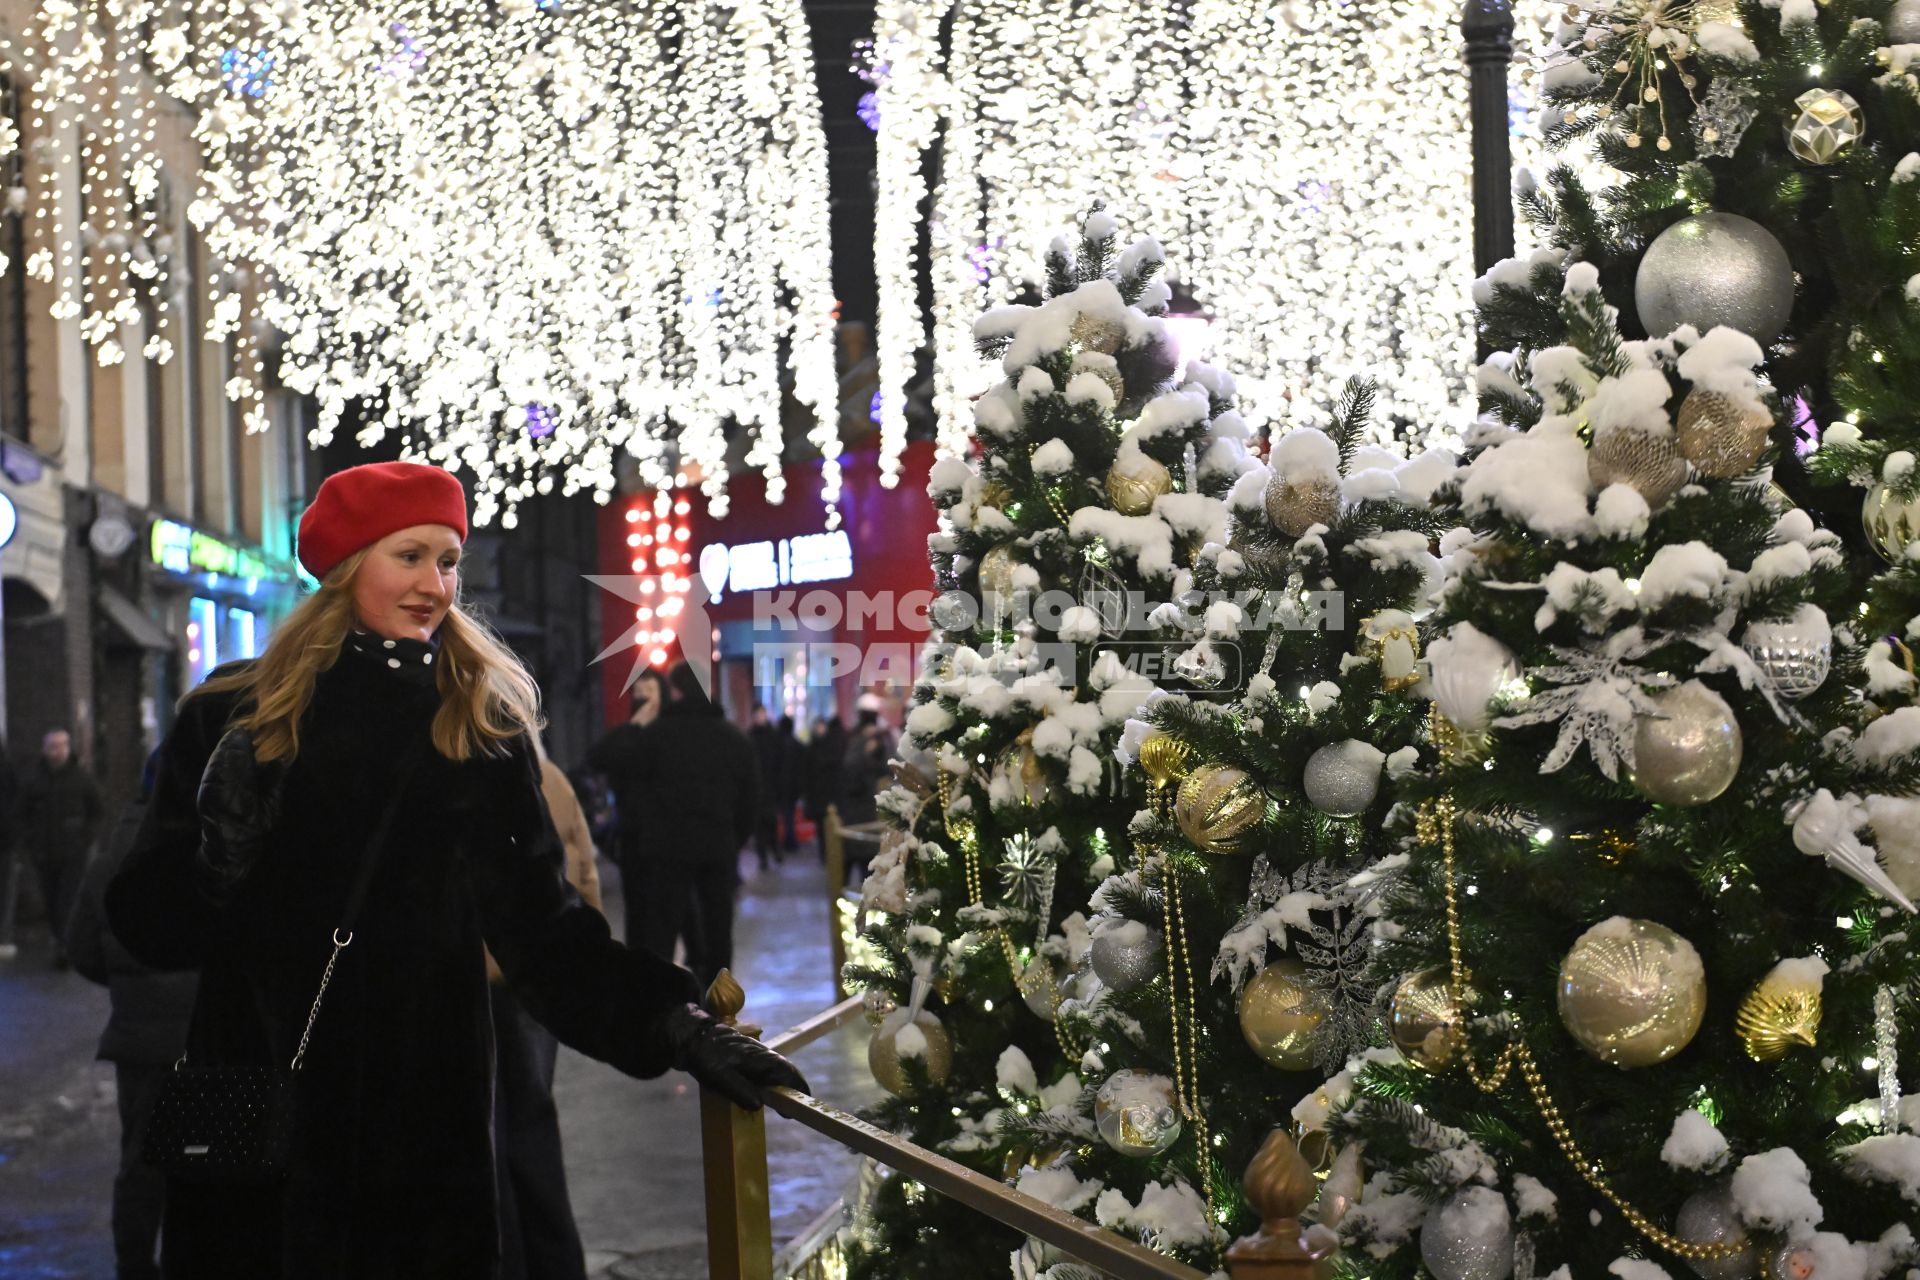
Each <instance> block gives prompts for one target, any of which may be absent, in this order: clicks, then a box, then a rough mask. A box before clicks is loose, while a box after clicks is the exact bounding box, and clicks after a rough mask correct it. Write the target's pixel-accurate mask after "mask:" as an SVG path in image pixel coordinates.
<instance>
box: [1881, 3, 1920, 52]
mask: <svg viewBox="0 0 1920 1280" xmlns="http://www.w3.org/2000/svg"><path fill="white" fill-rule="evenodd" d="M1886 32H1887V43H1888V44H1920V0H1896V3H1895V4H1894V6H1893V8H1891V9H1889V10H1887V20H1886Z"/></svg>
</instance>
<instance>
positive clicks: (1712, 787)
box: [1630, 680, 1741, 808]
mask: <svg viewBox="0 0 1920 1280" xmlns="http://www.w3.org/2000/svg"><path fill="white" fill-rule="evenodd" d="M1651 696H1652V699H1653V703H1654V706H1655V707H1656V708H1657V709H1658V714H1657V715H1642V716H1639V717H1638V718H1637V719H1636V720H1635V721H1634V726H1633V770H1632V773H1631V775H1630V781H1631V782H1632V783H1633V786H1634V788H1635V789H1636V790H1638V791H1639V792H1640V794H1641V795H1643V796H1645V797H1646V798H1647V799H1649V800H1651V801H1653V802H1654V803H1655V804H1671V805H1678V806H1680V807H1682V808H1691V807H1692V806H1694V805H1702V804H1706V803H1707V802H1708V801H1710V800H1714V799H1717V798H1718V797H1719V795H1720V794H1721V792H1723V791H1725V790H1726V789H1727V788H1728V787H1730V786H1732V785H1733V779H1734V775H1735V774H1737V773H1739V772H1740V755H1741V740H1740V722H1739V721H1738V720H1736V719H1734V718H1733V708H1732V707H1729V706H1728V705H1727V700H1726V699H1725V698H1722V697H1721V696H1720V695H1719V694H1717V693H1715V692H1714V691H1713V690H1711V689H1709V688H1707V686H1705V685H1704V684H1701V683H1700V682H1699V681H1698V680H1689V681H1687V682H1686V683H1685V684H1681V685H1675V686H1674V687H1673V688H1671V689H1662V690H1660V691H1659V692H1657V693H1655V694H1653V695H1651Z"/></svg>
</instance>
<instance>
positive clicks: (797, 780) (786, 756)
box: [770, 716, 806, 854]
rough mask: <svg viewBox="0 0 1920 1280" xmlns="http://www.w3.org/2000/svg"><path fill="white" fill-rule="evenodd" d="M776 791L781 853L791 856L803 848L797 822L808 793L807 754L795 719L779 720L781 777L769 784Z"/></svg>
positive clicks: (775, 799) (775, 798) (782, 718)
mask: <svg viewBox="0 0 1920 1280" xmlns="http://www.w3.org/2000/svg"><path fill="white" fill-rule="evenodd" d="M770 785H771V786H772V787H773V789H774V797H773V798H774V807H775V809H776V810H778V812H779V817H780V852H781V853H783V854H787V853H792V852H793V851H794V850H795V849H798V848H799V847H800V842H799V837H798V835H797V834H796V831H795V828H796V826H797V825H798V824H797V823H796V822H795V821H794V817H795V814H796V812H797V811H798V808H799V805H800V793H801V792H802V791H804V790H805V789H806V751H805V749H804V748H802V747H801V745H800V739H798V738H796V737H794V735H793V717H792V716H781V717H780V774H779V779H778V781H776V782H774V783H772V784H770Z"/></svg>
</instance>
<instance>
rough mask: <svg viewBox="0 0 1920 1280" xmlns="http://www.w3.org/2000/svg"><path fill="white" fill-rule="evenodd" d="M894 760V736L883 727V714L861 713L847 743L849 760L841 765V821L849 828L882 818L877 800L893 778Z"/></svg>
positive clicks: (847, 757)
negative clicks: (842, 788)
mask: <svg viewBox="0 0 1920 1280" xmlns="http://www.w3.org/2000/svg"><path fill="white" fill-rule="evenodd" d="M891 759H893V735H892V734H890V733H888V732H887V728H886V726H885V725H883V724H881V723H880V713H879V712H878V711H874V710H871V709H867V710H862V711H861V712H860V720H859V723H857V724H855V725H854V728H853V736H852V738H851V739H850V740H849V741H848V743H847V756H846V759H845V761H843V762H842V764H841V783H842V786H843V787H844V791H843V794H842V798H841V802H840V821H841V822H843V823H845V824H846V825H848V826H852V825H854V824H855V823H860V822H872V821H873V820H874V819H875V818H876V817H878V816H879V806H878V805H877V804H876V803H875V797H876V796H877V795H878V794H879V791H880V786H881V784H882V783H883V782H884V781H885V780H886V779H887V778H889V777H890V776H892V775H891V774H890V773H889V771H888V769H887V762H888V761H889V760H891Z"/></svg>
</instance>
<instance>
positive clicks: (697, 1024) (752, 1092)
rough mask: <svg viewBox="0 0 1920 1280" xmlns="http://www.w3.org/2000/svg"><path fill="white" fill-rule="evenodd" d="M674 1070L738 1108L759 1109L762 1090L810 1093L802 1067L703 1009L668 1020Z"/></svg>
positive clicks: (685, 1010)
mask: <svg viewBox="0 0 1920 1280" xmlns="http://www.w3.org/2000/svg"><path fill="white" fill-rule="evenodd" d="M666 1031H667V1040H668V1043H670V1044H671V1045H672V1046H673V1065H674V1066H676V1067H678V1068H680V1070H682V1071H684V1072H686V1073H687V1074H689V1075H691V1076H692V1077H693V1078H694V1079H696V1080H698V1081H699V1082H700V1083H701V1084H703V1085H706V1086H707V1087H708V1088H709V1089H715V1090H718V1091H719V1092H720V1093H721V1094H723V1095H725V1096H726V1097H727V1098H728V1099H730V1100H731V1101H732V1102H733V1104H734V1105H735V1106H737V1107H741V1108H744V1109H745V1110H748V1111H758V1110H759V1109H760V1091H761V1090H762V1089H771V1088H775V1087H780V1088H786V1089H797V1090H798V1091H800V1092H801V1093H811V1092H812V1089H810V1088H809V1087H808V1085H807V1078H806V1077H805V1076H803V1075H801V1074H800V1071H799V1068H797V1067H795V1066H794V1065H793V1064H792V1063H791V1062H788V1061H787V1060H786V1059H785V1058H783V1057H781V1056H780V1055H779V1054H777V1053H775V1052H774V1051H773V1050H771V1049H769V1048H767V1046H765V1045H763V1044H761V1043H760V1042H759V1041H758V1040H755V1039H753V1038H752V1037H751V1036H743V1035H741V1034H740V1033H739V1032H738V1031H735V1030H734V1029H733V1028H732V1027H729V1026H727V1025H726V1024H725V1023H723V1022H721V1021H719V1020H718V1019H716V1018H715V1017H714V1016H713V1015H712V1014H710V1013H708V1012H706V1011H705V1010H704V1009H701V1008H700V1007H699V1006H698V1005H691V1004H689V1005H682V1006H681V1007H680V1008H678V1009H675V1010H674V1011H673V1012H672V1013H669V1014H668V1015H667V1021H666Z"/></svg>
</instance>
